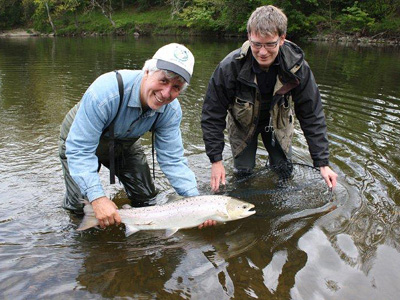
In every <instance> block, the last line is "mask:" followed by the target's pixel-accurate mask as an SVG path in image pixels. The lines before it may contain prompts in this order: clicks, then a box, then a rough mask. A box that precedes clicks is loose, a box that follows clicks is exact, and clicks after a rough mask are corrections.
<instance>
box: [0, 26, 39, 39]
mask: <svg viewBox="0 0 400 300" xmlns="http://www.w3.org/2000/svg"><path fill="white" fill-rule="evenodd" d="M40 35H41V34H40V33H39V32H36V31H35V30H33V29H21V28H18V29H11V30H4V31H3V30H1V31H0V37H29V36H40Z"/></svg>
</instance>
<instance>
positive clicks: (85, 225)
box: [76, 200, 99, 231]
mask: <svg viewBox="0 0 400 300" xmlns="http://www.w3.org/2000/svg"><path fill="white" fill-rule="evenodd" d="M83 201H84V203H85V206H84V207H83V212H84V213H85V215H84V216H83V220H82V222H81V224H79V226H78V228H77V229H76V230H79V231H82V230H86V229H89V228H92V227H95V226H98V225H99V220H97V219H96V217H95V215H94V211H93V206H92V205H91V204H90V202H89V201H87V200H83Z"/></svg>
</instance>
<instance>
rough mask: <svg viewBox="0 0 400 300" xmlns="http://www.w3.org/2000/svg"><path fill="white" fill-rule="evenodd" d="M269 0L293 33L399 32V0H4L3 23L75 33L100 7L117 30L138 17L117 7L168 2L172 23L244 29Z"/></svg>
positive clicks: (147, 8)
mask: <svg viewBox="0 0 400 300" xmlns="http://www.w3.org/2000/svg"><path fill="white" fill-rule="evenodd" d="M268 4H272V5H276V6H278V7H280V8H281V9H283V11H284V12H285V13H286V15H287V16H288V20H289V22H288V35H289V37H292V36H305V35H306V36H310V35H313V34H316V33H321V32H322V33H324V32H328V33H329V32H334V33H340V32H342V33H348V34H358V35H374V34H377V33H380V32H383V33H385V34H387V35H391V36H397V37H398V36H400V26H399V23H400V21H399V20H400V0H363V1H351V0H320V1H318V0H167V1H161V0H0V29H7V28H12V27H17V26H23V25H26V26H33V27H34V28H35V29H36V30H38V31H43V32H51V31H53V32H56V31H58V32H68V31H69V32H71V30H72V29H71V28H72V27H71V25H70V23H73V24H74V25H73V27H74V33H75V32H79V27H80V24H79V22H78V20H79V18H80V17H81V16H85V15H87V14H91V13H100V14H103V16H104V18H105V19H104V20H105V23H104V24H102V25H101V26H102V28H103V29H104V30H106V31H108V32H113V31H114V32H115V31H118V30H119V29H120V28H119V27H118V26H119V24H125V25H124V26H125V27H126V26H128V25H129V24H131V25H132V26H136V25H133V24H135V21H134V20H117V19H114V15H115V13H117V12H119V13H120V14H124V12H126V11H138V12H144V13H147V12H152V11H156V10H157V9H159V8H162V7H163V8H165V7H169V11H170V14H169V15H165V16H164V18H165V19H169V20H171V22H175V23H174V24H175V25H174V26H178V27H182V28H184V27H185V28H189V29H191V30H195V31H197V32H215V33H218V34H245V33H246V22H247V19H248V17H249V16H250V14H251V13H252V11H253V10H254V9H255V8H256V7H258V6H261V5H268ZM171 22H170V23H171ZM107 24H108V25H107ZM155 26H157V24H155ZM125 27H124V30H125V29H126V28H125ZM66 28H68V29H66ZM94 30H96V28H94ZM132 30H133V29H132Z"/></svg>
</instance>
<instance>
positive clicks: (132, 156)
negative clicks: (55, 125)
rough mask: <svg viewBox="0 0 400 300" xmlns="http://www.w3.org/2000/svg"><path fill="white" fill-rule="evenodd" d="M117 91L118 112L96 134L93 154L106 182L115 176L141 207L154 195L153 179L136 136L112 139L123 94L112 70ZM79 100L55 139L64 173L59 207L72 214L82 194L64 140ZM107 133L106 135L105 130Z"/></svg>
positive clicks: (113, 181)
mask: <svg viewBox="0 0 400 300" xmlns="http://www.w3.org/2000/svg"><path fill="white" fill-rule="evenodd" d="M115 73H116V77H117V81H118V90H119V95H120V99H119V101H120V102H119V106H118V111H117V113H116V115H115V117H114V119H113V121H112V122H111V123H110V125H109V126H108V127H107V128H106V129H105V130H104V131H103V134H102V135H101V137H100V141H99V145H98V147H97V149H96V156H97V157H98V160H99V166H98V171H99V170H100V166H101V165H104V166H106V167H107V168H108V169H109V170H110V183H111V184H114V183H115V175H117V176H118V179H119V181H120V182H121V183H122V184H123V185H124V188H125V191H126V193H127V196H128V198H129V199H130V200H134V201H132V205H133V206H143V205H145V204H146V203H147V201H148V200H150V199H151V198H153V197H155V196H156V195H157V191H156V189H155V186H154V182H153V181H152V179H151V175H150V168H149V166H148V164H147V160H146V156H145V154H144V151H143V147H142V146H141V143H140V140H139V138H136V139H116V138H115V132H114V127H115V120H116V117H117V116H118V113H119V111H120V108H121V106H122V102H123V97H124V84H123V80H122V76H121V74H120V73H118V72H117V71H115ZM79 105H80V103H78V104H76V105H75V106H74V107H73V108H72V109H71V110H70V111H69V112H68V114H67V115H66V117H65V118H64V121H63V123H62V125H61V131H60V141H59V156H60V160H61V165H62V169H63V174H64V180H65V185H66V194H65V197H64V203H63V208H65V209H68V210H71V211H74V212H76V213H80V212H82V209H83V203H82V200H83V199H87V198H86V197H84V196H83V195H82V193H81V191H80V189H79V187H78V185H77V184H76V183H75V181H74V180H73V179H72V177H71V175H70V173H69V168H68V163H67V157H66V155H65V141H66V139H67V136H68V133H69V130H70V127H71V125H72V123H73V121H74V119H75V116H76V113H77V111H78V109H79ZM158 117H159V113H157V117H156V119H155V121H154V123H153V125H152V128H151V131H152V157H153V177H154V178H155V171H154V167H155V163H154V128H155V124H156V122H157V120H158ZM107 132H108V133H109V136H108V137H106V136H105V133H107Z"/></svg>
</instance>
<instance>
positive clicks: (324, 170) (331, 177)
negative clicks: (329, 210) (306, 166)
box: [320, 166, 338, 189]
mask: <svg viewBox="0 0 400 300" xmlns="http://www.w3.org/2000/svg"><path fill="white" fill-rule="evenodd" d="M320 171H321V175H322V177H323V178H324V179H325V182H326V184H327V185H328V187H329V188H330V189H333V188H335V187H336V179H337V177H338V175H337V174H336V173H335V172H333V171H332V169H331V168H330V167H329V166H324V167H320Z"/></svg>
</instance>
